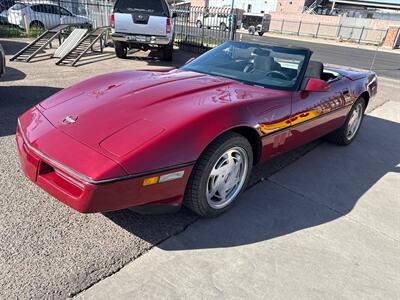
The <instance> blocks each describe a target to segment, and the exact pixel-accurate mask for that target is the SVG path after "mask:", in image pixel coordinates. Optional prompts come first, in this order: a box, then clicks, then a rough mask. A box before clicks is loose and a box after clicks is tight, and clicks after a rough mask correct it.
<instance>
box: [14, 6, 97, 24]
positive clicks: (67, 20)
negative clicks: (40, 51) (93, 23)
mask: <svg viewBox="0 0 400 300" xmlns="http://www.w3.org/2000/svg"><path fill="white" fill-rule="evenodd" d="M24 16H25V17H24ZM25 18H26V22H27V25H28V26H29V28H31V27H39V28H43V29H49V28H51V27H54V26H57V25H59V24H83V25H86V26H90V21H89V19H88V18H87V17H85V16H77V15H75V14H73V13H71V12H70V11H69V10H67V9H65V8H63V7H61V6H58V5H54V4H53V3H40V4H39V3H38V4H28V3H17V4H15V5H14V6H12V7H11V8H10V9H9V10H8V22H9V23H10V24H14V25H17V26H19V27H21V28H25V27H26V26H25Z"/></svg>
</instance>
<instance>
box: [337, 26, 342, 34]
mask: <svg viewBox="0 0 400 300" xmlns="http://www.w3.org/2000/svg"><path fill="white" fill-rule="evenodd" d="M341 30H342V24H340V25H339V28H338V31H337V33H336V37H339V36H340V31H341Z"/></svg>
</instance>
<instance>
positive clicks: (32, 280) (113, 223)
mask: <svg viewBox="0 0 400 300" xmlns="http://www.w3.org/2000/svg"><path fill="white" fill-rule="evenodd" d="M1 43H2V45H3V46H4V48H5V50H6V52H7V55H8V57H10V56H11V55H12V54H13V53H15V51H17V50H18V49H20V48H21V47H22V46H24V43H23V42H21V41H17V42H16V41H4V40H2V41H1ZM191 56H193V54H191V53H185V52H178V53H177V55H176V60H175V61H174V64H175V65H180V64H182V63H184V62H185V61H186V60H187V59H188V58H190V57H191ZM48 58H49V57H48V54H47V53H43V54H42V55H41V56H40V57H38V58H37V59H35V62H33V63H31V64H27V63H21V62H7V65H8V67H7V75H6V76H5V77H4V78H2V80H1V81H0V149H1V151H0V205H1V207H2V209H1V210H0V228H1V231H0V245H1V246H0V287H1V289H0V299H12V298H21V299H28V298H40V299H54V298H56V299H65V297H68V296H72V295H75V294H77V293H79V292H80V291H82V290H85V289H87V288H88V287H89V286H91V285H93V284H94V283H96V282H98V281H99V280H101V279H103V278H105V277H107V276H109V275H110V274H112V273H114V272H115V271H117V270H118V269H120V268H121V267H122V266H124V265H125V264H126V263H128V262H129V261H132V260H134V259H135V258H137V257H139V256H140V255H142V254H144V253H146V252H147V251H148V250H149V249H150V248H151V247H153V246H154V245H158V244H159V243H160V242H162V241H163V240H165V239H167V238H168V237H171V236H173V235H176V234H177V233H179V232H181V231H183V230H185V228H186V227H187V226H188V225H190V224H192V223H193V222H195V221H196V220H197V217H196V216H195V215H193V214H192V213H190V212H189V211H187V210H185V209H183V210H182V211H180V212H179V213H178V214H174V215H164V216H141V215H138V214H135V213H133V212H131V211H128V210H125V211H120V212H113V213H107V214H91V215H82V214H79V213H76V212H75V211H73V210H72V209H69V208H68V207H66V206H65V205H63V204H61V203H60V202H58V201H57V200H55V199H54V198H52V197H50V196H48V195H47V194H46V193H45V192H43V191H42V190H40V189H39V188H37V187H36V186H35V185H33V184H32V183H31V182H29V181H28V180H26V179H25V177H24V176H23V174H22V173H21V171H20V168H19V163H18V158H17V155H16V148H15V141H14V139H15V136H14V134H15V127H16V119H17V117H18V115H20V114H21V113H22V112H24V111H25V110H26V109H28V108H29V107H30V106H32V105H34V104H35V103H38V102H39V101H41V100H43V99H45V98H46V97H48V96H50V95H52V94H54V93H55V92H57V91H59V90H60V89H62V88H64V87H66V86H69V85H71V84H73V83H76V82H78V81H81V80H84V79H86V78H89V77H92V76H94V75H97V74H101V73H107V72H110V71H111V70H113V71H117V70H126V69H144V68H154V67H156V68H157V67H160V66H166V64H165V63H164V62H162V61H160V60H158V59H157V57H156V56H155V57H147V56H144V55H140V54H139V55H137V56H136V57H133V56H131V58H130V59H128V60H119V59H116V58H115V57H114V55H113V53H112V51H111V52H106V53H104V54H102V55H98V56H96V57H94V58H88V59H85V60H84V61H82V62H81V63H80V67H79V68H69V67H59V66H55V65H54V63H55V61H54V60H49V59H48ZM94 62H96V63H94ZM381 86H382V83H381ZM383 86H384V87H381V89H382V91H386V92H383V93H382V94H381V95H380V96H379V97H378V98H377V99H376V100H374V103H372V106H371V108H372V107H374V106H379V105H381V104H382V103H384V102H386V101H388V100H389V99H390V97H391V95H393V93H397V94H398V92H395V91H394V90H393V89H395V88H396V87H393V89H392V88H391V87H392V86H393V83H391V82H389V83H384V84H383ZM389 87H390V88H389ZM320 143H321V141H317V142H315V143H312V144H309V145H306V146H304V147H302V148H300V149H297V150H296V151H293V152H290V153H288V154H286V155H284V156H281V157H279V158H277V159H275V160H273V161H271V162H269V163H268V164H267V165H264V166H260V167H258V168H256V169H255V171H254V173H253V177H252V180H251V184H255V183H256V182H258V181H260V180H262V179H263V178H268V177H269V176H270V175H271V174H274V173H275V172H276V171H277V170H279V169H282V168H283V167H285V166H286V165H288V164H290V163H291V162H293V161H296V160H297V159H298V158H299V157H302V156H303V155H304V154H305V153H308V152H309V151H310V150H312V149H314V148H315V147H316V146H317V145H318V144H320Z"/></svg>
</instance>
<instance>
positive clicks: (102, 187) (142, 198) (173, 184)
mask: <svg viewBox="0 0 400 300" xmlns="http://www.w3.org/2000/svg"><path fill="white" fill-rule="evenodd" d="M16 142H17V147H18V152H19V158H20V162H21V167H22V170H23V172H24V174H25V175H26V177H28V178H29V179H30V180H31V181H32V182H34V183H35V184H37V185H38V186H40V187H41V188H42V189H43V190H45V191H46V192H47V193H49V194H50V195H52V196H53V197H55V198H57V199H58V200H60V201H61V202H63V203H65V204H66V205H68V206H70V207H71V208H73V209H75V210H77V211H79V212H82V213H93V212H105V211H112V210H119V209H125V208H130V207H135V206H141V205H146V204H168V205H180V204H181V203H182V199H183V194H184V191H185V187H186V183H187V181H188V179H189V175H190V173H191V170H192V165H188V166H182V167H178V168H176V169H168V170H166V171H162V172H158V173H152V174H146V175H138V176H134V175H132V176H130V177H126V176H124V177H120V178H113V179H112V180H108V181H107V180H103V181H99V182H104V183H93V182H94V181H93V182H92V183H91V182H88V181H85V180H83V179H82V178H84V177H83V176H80V174H77V173H74V172H69V171H68V170H69V168H68V167H67V166H63V165H61V164H59V163H57V162H56V161H54V160H52V159H51V158H49V157H48V156H47V155H45V154H44V153H42V152H40V151H39V150H38V149H36V148H34V147H33V146H32V145H31V144H30V143H29V141H28V140H27V138H26V134H25V133H24V132H23V128H22V126H21V125H20V123H19V124H18V127H17V132H16ZM175 171H184V176H183V177H182V178H180V179H177V180H173V181H169V182H164V183H158V184H154V185H151V186H143V181H144V179H146V178H149V177H153V176H161V175H165V174H169V173H171V172H175Z"/></svg>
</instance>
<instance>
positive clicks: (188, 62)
mask: <svg viewBox="0 0 400 300" xmlns="http://www.w3.org/2000/svg"><path fill="white" fill-rule="evenodd" d="M194 59H195V58H194V57H192V58H189V60H188V61H187V62H185V65H187V64H190V63H191V62H192V61H194Z"/></svg>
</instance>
